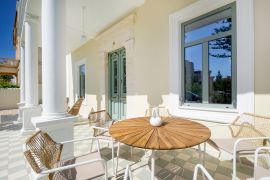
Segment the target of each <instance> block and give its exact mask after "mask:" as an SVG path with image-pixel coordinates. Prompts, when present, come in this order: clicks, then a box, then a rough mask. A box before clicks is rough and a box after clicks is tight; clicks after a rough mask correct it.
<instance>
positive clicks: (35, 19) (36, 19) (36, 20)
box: [24, 13, 40, 24]
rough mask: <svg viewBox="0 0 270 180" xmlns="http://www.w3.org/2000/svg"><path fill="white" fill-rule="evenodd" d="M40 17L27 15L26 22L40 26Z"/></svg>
mask: <svg viewBox="0 0 270 180" xmlns="http://www.w3.org/2000/svg"><path fill="white" fill-rule="evenodd" d="M39 19H40V18H39V16H36V15H34V14H31V13H26V16H25V20H24V21H25V22H30V23H35V24H38V23H39Z"/></svg>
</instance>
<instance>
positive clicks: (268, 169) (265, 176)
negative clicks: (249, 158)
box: [254, 146, 270, 180]
mask: <svg viewBox="0 0 270 180" xmlns="http://www.w3.org/2000/svg"><path fill="white" fill-rule="evenodd" d="M254 179H256V180H270V147H269V146H268V147H259V148H257V149H256V151H255V162H254Z"/></svg>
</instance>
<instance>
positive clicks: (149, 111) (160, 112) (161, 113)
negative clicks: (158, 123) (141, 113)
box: [145, 106, 171, 117]
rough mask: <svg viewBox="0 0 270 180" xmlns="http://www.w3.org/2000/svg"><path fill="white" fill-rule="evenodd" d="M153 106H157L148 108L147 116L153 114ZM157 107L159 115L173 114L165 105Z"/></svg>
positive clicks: (167, 115)
mask: <svg viewBox="0 0 270 180" xmlns="http://www.w3.org/2000/svg"><path fill="white" fill-rule="evenodd" d="M153 108H155V107H149V108H148V109H146V111H145V116H152V112H153ZM157 108H158V111H159V116H163V117H169V116H171V114H170V112H169V110H168V109H167V108H165V107H163V106H158V107H157Z"/></svg>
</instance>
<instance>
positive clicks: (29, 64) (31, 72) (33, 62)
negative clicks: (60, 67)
mask: <svg viewBox="0 0 270 180" xmlns="http://www.w3.org/2000/svg"><path fill="white" fill-rule="evenodd" d="M24 26H25V106H26V107H33V106H37V105H38V46H37V43H38V42H37V24H36V22H35V20H34V19H31V17H29V16H28V17H27V18H26V21H25V24H24Z"/></svg>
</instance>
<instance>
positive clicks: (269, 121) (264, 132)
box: [208, 113, 270, 180]
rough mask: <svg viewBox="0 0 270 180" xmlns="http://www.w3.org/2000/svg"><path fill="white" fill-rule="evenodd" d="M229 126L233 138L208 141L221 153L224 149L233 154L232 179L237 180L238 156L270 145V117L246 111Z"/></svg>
mask: <svg viewBox="0 0 270 180" xmlns="http://www.w3.org/2000/svg"><path fill="white" fill-rule="evenodd" d="M227 127H228V128H229V129H230V131H231V136H232V137H231V138H226V139H225V138H223V139H222V138H221V139H210V140H209V141H208V143H209V144H210V145H211V146H213V147H214V148H216V149H218V150H219V152H220V154H221V150H224V151H226V152H227V153H229V154H231V155H232V157H233V175H232V179H233V180H235V179H236V158H239V156H240V154H245V155H247V154H253V153H254V151H255V150H256V148H257V147H260V146H266V145H269V142H270V131H269V128H270V118H269V117H265V116H259V115H255V114H250V113H244V114H241V115H240V116H238V117H237V118H236V120H235V121H234V122H233V123H232V124H229V125H227ZM239 160H240V158H239ZM240 162H241V161H240Z"/></svg>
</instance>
